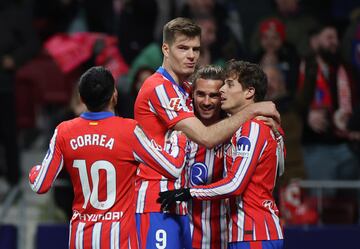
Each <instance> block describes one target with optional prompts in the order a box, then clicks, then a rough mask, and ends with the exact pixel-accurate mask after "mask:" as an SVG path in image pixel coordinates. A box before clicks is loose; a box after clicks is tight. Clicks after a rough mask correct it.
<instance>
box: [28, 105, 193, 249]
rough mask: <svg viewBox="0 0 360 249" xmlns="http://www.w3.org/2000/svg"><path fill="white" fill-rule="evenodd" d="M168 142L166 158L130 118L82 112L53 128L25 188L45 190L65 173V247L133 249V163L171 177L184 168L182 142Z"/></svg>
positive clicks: (176, 175)
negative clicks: (69, 211)
mask: <svg viewBox="0 0 360 249" xmlns="http://www.w3.org/2000/svg"><path fill="white" fill-rule="evenodd" d="M177 138H179V140H177ZM172 142H173V143H174V144H173V146H172V152H171V154H172V155H169V154H167V153H164V152H163V151H162V150H161V149H159V148H158V146H157V145H156V144H155V143H154V141H153V140H151V139H149V138H148V137H147V136H146V135H145V133H144V132H143V131H142V129H141V128H140V127H139V126H138V125H137V122H136V121H135V120H131V119H124V118H120V117H114V116H113V113H111V112H100V113H84V114H82V115H81V117H79V118H75V119H72V120H69V121H65V122H62V123H61V124H59V125H58V127H57V128H56V129H55V132H54V135H53V137H52V139H51V142H50V146H49V150H48V152H47V154H46V156H45V158H44V160H43V162H42V165H41V166H39V167H34V168H35V171H34V170H32V171H31V173H30V174H29V180H30V185H31V187H32V189H33V190H34V191H35V192H37V193H44V192H47V191H48V190H49V189H50V187H51V185H52V184H53V182H54V181H55V179H56V177H57V175H58V173H59V172H60V171H61V170H62V168H65V169H66V170H67V171H68V173H69V175H70V177H71V182H72V185H73V188H74V201H73V206H72V208H73V217H72V219H71V222H70V240H69V247H70V248H77V249H78V248H111V249H113V248H132V249H133V248H138V240H137V235H136V225H135V176H136V171H137V169H138V164H139V162H145V163H146V165H148V166H147V167H152V168H153V169H154V170H158V172H159V173H161V174H162V175H165V176H167V177H169V178H174V179H175V178H177V177H178V176H179V175H180V174H181V171H182V167H183V165H184V157H185V151H184V147H185V143H186V138H181V137H176V138H173V139H172ZM177 142H179V143H181V144H182V145H181V146H177V145H178V144H176V143H177ZM179 145H180V144H179ZM135 160H136V161H137V162H136V161H135Z"/></svg>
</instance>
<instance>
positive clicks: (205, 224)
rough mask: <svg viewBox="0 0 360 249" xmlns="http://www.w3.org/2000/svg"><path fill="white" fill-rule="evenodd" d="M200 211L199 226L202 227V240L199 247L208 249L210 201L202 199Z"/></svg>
mask: <svg viewBox="0 0 360 249" xmlns="http://www.w3.org/2000/svg"><path fill="white" fill-rule="evenodd" d="M201 206H202V212H201V227H202V231H203V233H202V235H203V236H202V241H201V248H202V249H208V248H210V242H211V227H210V218H211V208H210V207H211V202H210V201H202V203H201Z"/></svg>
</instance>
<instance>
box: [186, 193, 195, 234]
mask: <svg viewBox="0 0 360 249" xmlns="http://www.w3.org/2000/svg"><path fill="white" fill-rule="evenodd" d="M187 205H188V211H189V213H188V214H189V221H190V234H191V238H193V237H194V221H193V216H192V214H193V210H192V208H193V205H192V199H191V198H190V200H189V201H188V204H187Z"/></svg>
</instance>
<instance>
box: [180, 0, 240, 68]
mask: <svg viewBox="0 0 360 249" xmlns="http://www.w3.org/2000/svg"><path fill="white" fill-rule="evenodd" d="M179 16H183V17H187V18H190V19H193V20H196V19H198V18H201V17H202V16H211V17H212V18H213V19H214V20H215V22H216V27H217V29H216V36H217V39H216V41H215V42H214V44H213V46H212V52H211V53H212V55H213V56H215V57H218V58H222V59H223V60H224V61H227V60H230V59H232V58H234V57H241V56H243V52H244V51H243V41H242V37H243V34H242V29H241V26H240V25H236V24H240V17H239V14H238V12H237V11H236V10H235V8H234V7H233V8H230V7H229V8H227V5H226V3H224V2H221V1H216V0H187V1H185V4H184V5H183V6H182V8H181V9H180V10H179ZM199 25H200V24H199Z"/></svg>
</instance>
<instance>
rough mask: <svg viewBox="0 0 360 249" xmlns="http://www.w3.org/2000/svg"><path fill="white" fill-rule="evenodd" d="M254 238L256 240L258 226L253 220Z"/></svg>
mask: <svg viewBox="0 0 360 249" xmlns="http://www.w3.org/2000/svg"><path fill="white" fill-rule="evenodd" d="M253 240H256V227H255V222H253Z"/></svg>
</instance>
